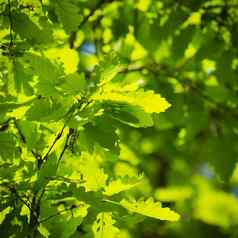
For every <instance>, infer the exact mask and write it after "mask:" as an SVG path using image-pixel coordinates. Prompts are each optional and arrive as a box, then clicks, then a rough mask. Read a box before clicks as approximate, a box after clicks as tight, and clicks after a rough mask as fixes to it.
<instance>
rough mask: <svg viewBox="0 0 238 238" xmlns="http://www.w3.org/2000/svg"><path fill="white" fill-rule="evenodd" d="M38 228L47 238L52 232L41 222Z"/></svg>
mask: <svg viewBox="0 0 238 238" xmlns="http://www.w3.org/2000/svg"><path fill="white" fill-rule="evenodd" d="M37 230H38V231H39V232H40V233H41V235H42V236H44V237H45V238H48V237H49V235H50V232H49V231H48V230H47V228H46V227H45V226H44V225H43V224H42V223H41V224H40V225H39V226H38V227H37Z"/></svg>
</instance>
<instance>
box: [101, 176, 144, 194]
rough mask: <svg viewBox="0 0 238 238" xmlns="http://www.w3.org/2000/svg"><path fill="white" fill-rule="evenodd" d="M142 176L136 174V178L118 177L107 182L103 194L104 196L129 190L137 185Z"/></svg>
mask: <svg viewBox="0 0 238 238" xmlns="http://www.w3.org/2000/svg"><path fill="white" fill-rule="evenodd" d="M141 179H142V176H138V177H137V178H128V177H124V178H119V179H116V180H113V181H111V182H109V184H108V185H107V186H106V187H105V188H104V189H105V191H104V192H103V194H105V195H106V196H112V195H114V194H117V193H120V192H122V191H126V190H130V189H132V188H134V187H136V186H138V185H139V184H140V182H141Z"/></svg>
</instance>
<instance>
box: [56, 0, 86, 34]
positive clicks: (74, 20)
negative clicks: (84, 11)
mask: <svg viewBox="0 0 238 238" xmlns="http://www.w3.org/2000/svg"><path fill="white" fill-rule="evenodd" d="M52 2H53V3H54V4H55V10H56V14H57V16H58V17H59V19H60V22H61V23H62V24H63V28H64V30H65V31H66V32H67V33H70V32H72V31H77V30H78V26H79V25H80V20H81V19H82V16H81V14H80V13H79V7H78V6H77V4H75V2H74V1H70V0H65V1H61V0H53V1H52Z"/></svg>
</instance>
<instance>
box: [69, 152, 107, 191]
mask: <svg viewBox="0 0 238 238" xmlns="http://www.w3.org/2000/svg"><path fill="white" fill-rule="evenodd" d="M101 160H102V158H101V155H100V154H97V151H94V153H93V154H90V153H88V152H82V154H81V157H80V161H79V164H78V169H77V170H78V173H80V174H82V176H83V180H84V181H85V182H84V187H85V189H86V191H98V190H100V189H102V188H103V187H105V185H106V181H107V178H108V175H107V174H105V173H104V170H103V168H100V161H101ZM77 170H76V171H75V173H76V172H77ZM72 176H73V175H72ZM72 176H71V178H72Z"/></svg>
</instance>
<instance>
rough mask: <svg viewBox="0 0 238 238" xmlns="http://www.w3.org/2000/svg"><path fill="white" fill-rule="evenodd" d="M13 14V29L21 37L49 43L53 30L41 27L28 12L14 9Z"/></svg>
mask: <svg viewBox="0 0 238 238" xmlns="http://www.w3.org/2000/svg"><path fill="white" fill-rule="evenodd" d="M12 16H13V29H14V31H15V32H16V33H17V34H19V35H20V37H21V39H27V40H28V41H30V42H31V43H32V42H34V43H47V42H50V41H51V40H52V36H51V32H49V31H48V30H47V29H44V28H43V29H40V27H39V26H38V25H37V24H36V23H35V22H33V21H32V19H31V18H30V17H29V16H28V15H27V14H25V13H22V12H21V13H19V12H17V11H14V12H13V14H12ZM41 27H42V26H41Z"/></svg>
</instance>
